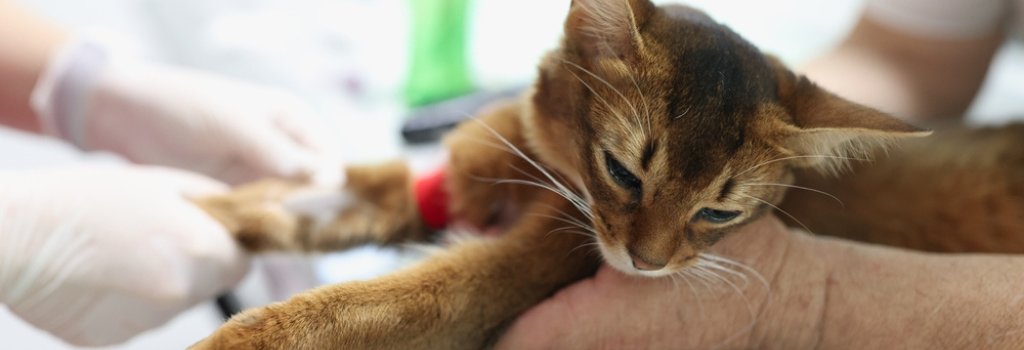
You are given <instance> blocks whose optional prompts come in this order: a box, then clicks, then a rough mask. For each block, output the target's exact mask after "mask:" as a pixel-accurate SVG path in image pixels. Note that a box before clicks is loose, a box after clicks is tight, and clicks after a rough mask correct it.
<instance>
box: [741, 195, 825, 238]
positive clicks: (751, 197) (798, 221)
mask: <svg viewBox="0 0 1024 350" xmlns="http://www.w3.org/2000/svg"><path fill="white" fill-rule="evenodd" d="M740 196H743V197H747V198H750V199H753V200H756V201H758V202H761V203H764V204H767V205H768V206H770V207H772V208H775V210H778V211H779V212H780V213H782V214H785V215H786V216H788V217H789V218H790V219H793V221H796V223H798V224H800V226H802V227H803V228H804V230H807V233H810V234H811V235H815V234H814V232H813V231H811V229H809V228H807V225H804V223H803V222H800V220H799V219H797V218H796V217H794V216H793V215H792V214H790V213H788V212H786V211H785V210H782V208H779V207H778V206H776V205H775V204H771V203H769V202H768V201H766V200H764V199H761V198H757V197H754V196H749V195H745V194H740ZM815 236H816V235H815Z"/></svg>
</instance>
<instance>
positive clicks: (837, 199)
mask: <svg viewBox="0 0 1024 350" xmlns="http://www.w3.org/2000/svg"><path fill="white" fill-rule="evenodd" d="M743 185H744V186H779V187H788V188H795V189H799V190H805V191H811V192H815V193H819V194H822V195H825V196H828V197H830V198H832V199H835V200H836V202H839V205H840V206H842V207H843V210H845V209H846V204H844V203H843V201H842V200H840V199H839V197H836V196H833V195H831V194H829V193H828V192H825V191H821V190H816V189H813V188H809V187H803V186H796V185H785V184H771V183H745V184H743Z"/></svg>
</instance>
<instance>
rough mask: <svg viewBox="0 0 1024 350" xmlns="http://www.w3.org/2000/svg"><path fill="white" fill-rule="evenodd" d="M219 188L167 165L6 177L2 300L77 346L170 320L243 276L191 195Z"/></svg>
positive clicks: (1, 208)
mask: <svg viewBox="0 0 1024 350" xmlns="http://www.w3.org/2000/svg"><path fill="white" fill-rule="evenodd" d="M223 189H224V185H223V184H220V183H218V182H216V181H213V180H210V179H208V178H205V177H202V176H199V175H193V174H191V173H185V172H181V171H176V170H170V169H162V168H142V167H125V166H104V167H79V168H64V169H50V170H43V171H33V172H23V173H0V302H2V303H3V304H6V305H7V307H8V308H9V309H10V310H11V311H12V312H14V313H15V314H17V315H18V316H19V317H21V318H22V319H24V320H25V321H28V322H29V323H31V324H33V325H35V326H36V327H38V328H40V329H43V330H46V331H48V332H50V333H52V334H54V335H56V336H57V337H60V338H61V339H63V340H65V341H67V342H69V343H71V344H75V345H85V346H101V345H109V344H116V343H120V342H123V341H125V340H128V339H129V338H131V337H132V336H134V335H137V334H138V333H140V332H142V331H145V330H148V329H151V328H154V327H157V326H160V325H162V324H164V323H165V322H167V321H168V320H170V319H171V318H172V317H174V316H175V315H176V314H178V313H179V312H181V311H183V310H185V309H188V308H190V307H192V306H194V305H196V304H198V303H199V302H202V301H207V300H210V299H211V298H213V297H214V296H216V295H217V294H218V293H220V292H224V291H226V290H228V289H229V288H230V287H231V286H234V285H235V284H237V283H238V282H239V281H240V280H241V278H242V277H243V276H244V275H245V272H246V271H247V270H248V264H249V261H248V258H247V256H246V254H245V253H244V252H243V251H242V250H241V249H240V248H239V247H238V245H237V244H235V242H234V241H233V240H232V239H231V238H230V237H229V235H228V233H227V232H226V231H225V230H224V228H223V227H222V226H221V225H220V224H219V223H217V222H216V221H215V220H214V219H213V218H211V217H210V216H208V215H207V214H206V213H205V212H203V211H202V210H201V209H199V208H198V207H196V206H195V205H193V204H192V203H191V202H190V201H188V200H187V199H186V197H185V195H189V196H194V195H199V194H202V193H207V194H208V193H211V192H215V191H221V190H223Z"/></svg>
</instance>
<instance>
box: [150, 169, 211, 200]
mask: <svg viewBox="0 0 1024 350" xmlns="http://www.w3.org/2000/svg"><path fill="white" fill-rule="evenodd" d="M139 169H141V170H142V171H143V172H144V173H146V174H148V175H149V176H154V177H156V178H158V180H156V181H158V182H159V183H161V184H162V185H166V186H169V187H171V188H174V189H176V190H178V191H180V192H181V193H182V194H183V195H184V196H185V197H188V198H195V197H202V196H208V195H213V194H217V193H223V192H225V191H227V190H228V185H227V184H225V183H223V182H220V181H217V180H215V179H212V178H209V177H206V176H204V175H202V174H198V173H194V172H190V171H184V170H178V169H174V168H165V167H155V166H144V167H139Z"/></svg>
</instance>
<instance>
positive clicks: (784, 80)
mask: <svg viewBox="0 0 1024 350" xmlns="http://www.w3.org/2000/svg"><path fill="white" fill-rule="evenodd" d="M775 62H776V64H777V67H778V69H780V71H779V74H778V75H777V78H778V80H779V81H778V93H779V99H780V100H781V102H782V104H783V106H784V107H785V108H786V109H787V110H788V112H789V114H790V117H791V118H792V120H790V121H789V122H790V123H791V125H790V128H789V130H787V132H786V134H787V135H786V138H785V146H784V147H786V148H787V149H789V150H790V151H792V152H794V153H796V155H797V156H799V158H796V159H797V161H796V162H794V163H795V164H797V165H803V166H810V167H814V168H817V169H818V170H821V171H824V172H835V171H837V170H839V169H842V168H843V167H845V166H846V165H847V164H848V163H849V161H850V160H857V159H866V158H868V157H870V155H871V154H872V153H873V151H874V150H875V149H877V148H879V147H889V146H891V145H892V144H893V143H895V142H897V141H899V140H900V139H902V138H907V137H923V136H928V135H930V134H931V131H926V130H923V129H920V128H918V127H915V126H913V125H910V124H907V123H906V122H904V121H902V120H899V119H897V118H895V117H892V116H890V115H888V114H885V113H883V112H880V111H878V110H875V109H873V108H869V107H866V106H863V105H860V104H857V103H854V102H851V101H848V100H846V99H844V98H842V97H839V96H837V95H835V94H833V93H831V92H828V91H826V90H824V89H822V88H820V87H818V86H817V85H815V84H814V83H813V82H811V81H810V80H808V79H807V77H804V76H802V75H801V76H797V75H795V74H793V73H792V72H790V71H789V70H788V69H786V68H784V67H782V66H781V64H778V61H775Z"/></svg>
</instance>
